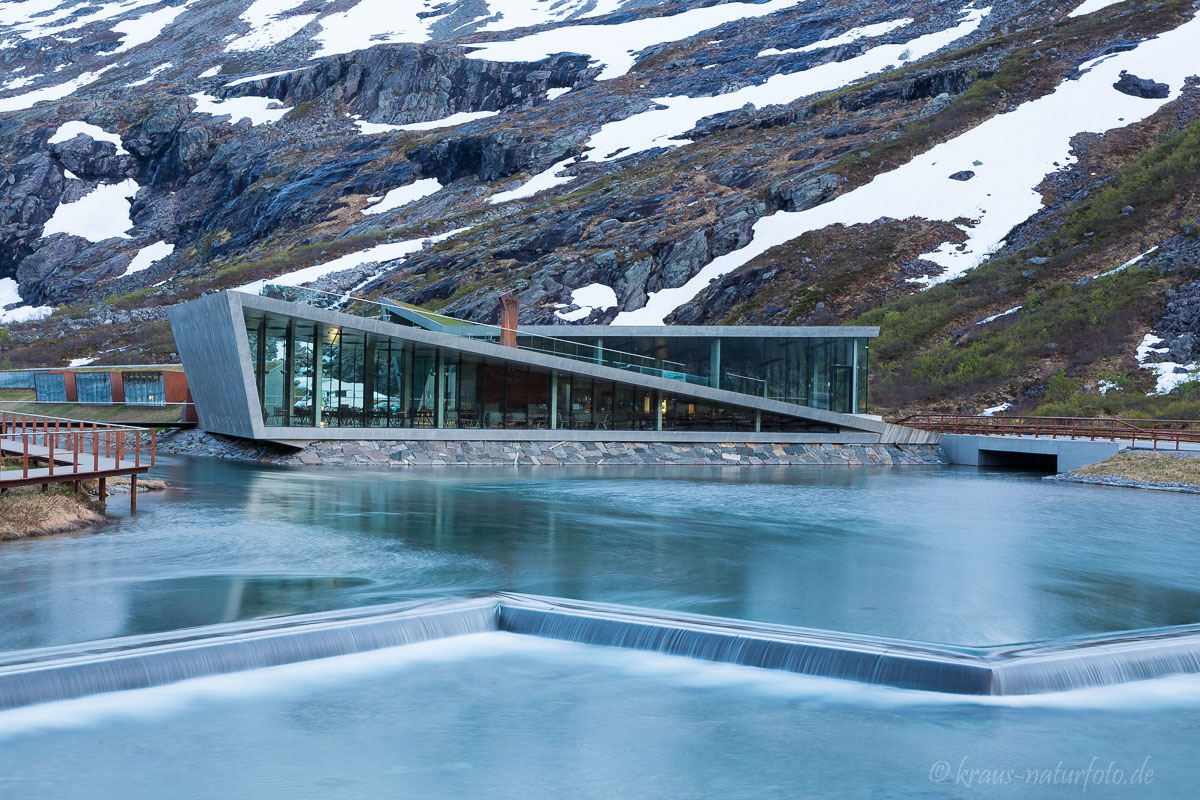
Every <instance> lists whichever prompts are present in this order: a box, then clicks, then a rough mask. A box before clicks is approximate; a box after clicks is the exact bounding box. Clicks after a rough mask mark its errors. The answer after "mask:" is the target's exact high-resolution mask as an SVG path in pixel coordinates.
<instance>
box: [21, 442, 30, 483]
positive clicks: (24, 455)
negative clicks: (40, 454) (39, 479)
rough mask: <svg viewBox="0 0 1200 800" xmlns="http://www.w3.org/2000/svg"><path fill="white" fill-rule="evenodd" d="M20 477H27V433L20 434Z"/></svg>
mask: <svg viewBox="0 0 1200 800" xmlns="http://www.w3.org/2000/svg"><path fill="white" fill-rule="evenodd" d="M21 477H22V478H28V477H29V433H28V432H25V433H22V434H21Z"/></svg>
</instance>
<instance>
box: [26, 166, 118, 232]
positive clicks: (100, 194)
mask: <svg viewBox="0 0 1200 800" xmlns="http://www.w3.org/2000/svg"><path fill="white" fill-rule="evenodd" d="M137 191H138V184H137V181H135V180H133V179H132V178H127V179H125V180H123V181H121V182H120V183H102V184H100V185H99V186H97V187H96V188H95V189H92V190H91V191H90V192H88V193H87V194H85V195H84V196H83V197H81V198H79V199H78V200H76V201H75V202H74V203H61V204H59V206H58V208H56V209H54V216H52V217H50V219H49V220H47V221H46V225H45V227H44V228H42V237H43V238H45V237H46V236H50V235H52V234H55V233H69V234H70V235H72V236H78V237H80V238H83V239H87V240H88V241H89V242H102V241H104V240H105V239H113V238H117V239H128V238H129V234H128V233H126V231H128V230H129V229H130V228H132V227H133V220H132V219H130V218H129V202H128V201H129V199H130V198H132V197H133V196H134V195H135V194H137Z"/></svg>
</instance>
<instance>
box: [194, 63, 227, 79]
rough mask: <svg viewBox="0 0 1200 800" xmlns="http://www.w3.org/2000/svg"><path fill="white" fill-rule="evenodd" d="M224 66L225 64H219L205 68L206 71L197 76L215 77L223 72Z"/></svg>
mask: <svg viewBox="0 0 1200 800" xmlns="http://www.w3.org/2000/svg"><path fill="white" fill-rule="evenodd" d="M222 66H224V65H223V64H217V65H216V66H215V67H209V68H208V69H206V70H204V72H201V73H200V74H199V75H197V76H196V77H197V78H215V77H217V76H218V75H220V74H221V67H222Z"/></svg>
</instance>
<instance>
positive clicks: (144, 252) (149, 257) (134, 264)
mask: <svg viewBox="0 0 1200 800" xmlns="http://www.w3.org/2000/svg"><path fill="white" fill-rule="evenodd" d="M174 252H175V245H173V244H167V243H166V242H155V243H154V244H151V245H147V246H146V247H143V248H142V249H141V250H138V252H137V255H135V256H134V257H133V260H132V261H130V262H129V266H128V267H126V268H125V271H124V272H122V273H121V274H120V276H119V277H122V278H124V277H125V276H126V275H132V274H134V273H135V272H141V271H142V270H144V269H149V268H150V266H151V265H152V264H154V263H155V262H157V261H160V260H162V259H164V258H166V257H167V256H169V255H171V253H174Z"/></svg>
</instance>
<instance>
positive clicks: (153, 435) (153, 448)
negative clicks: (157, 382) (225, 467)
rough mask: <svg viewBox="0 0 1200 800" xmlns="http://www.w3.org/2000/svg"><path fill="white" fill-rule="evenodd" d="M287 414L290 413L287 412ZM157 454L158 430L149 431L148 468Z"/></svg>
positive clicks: (152, 464)
mask: <svg viewBox="0 0 1200 800" xmlns="http://www.w3.org/2000/svg"><path fill="white" fill-rule="evenodd" d="M288 413H289V414H290V413H291V412H288ZM156 452H158V428H151V429H150V466H152V467H153V466H154V461H155V453H156Z"/></svg>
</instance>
